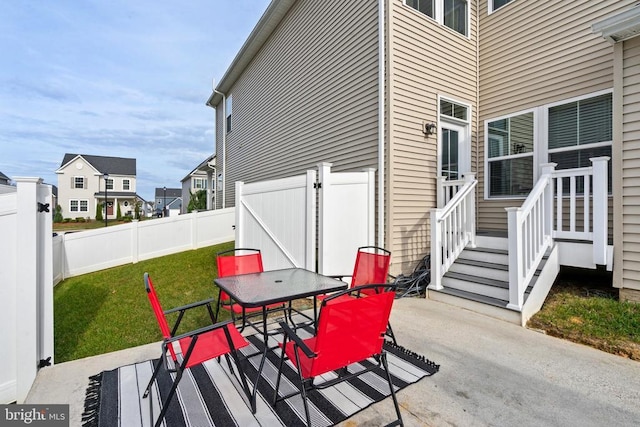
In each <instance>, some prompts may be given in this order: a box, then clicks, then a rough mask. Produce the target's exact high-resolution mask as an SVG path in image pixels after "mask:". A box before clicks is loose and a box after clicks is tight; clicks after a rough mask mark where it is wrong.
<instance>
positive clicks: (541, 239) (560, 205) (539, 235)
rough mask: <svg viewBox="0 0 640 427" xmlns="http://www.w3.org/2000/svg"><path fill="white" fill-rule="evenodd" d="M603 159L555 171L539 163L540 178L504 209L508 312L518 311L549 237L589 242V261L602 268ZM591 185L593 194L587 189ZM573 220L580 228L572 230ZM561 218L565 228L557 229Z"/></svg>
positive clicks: (604, 244)
mask: <svg viewBox="0 0 640 427" xmlns="http://www.w3.org/2000/svg"><path fill="white" fill-rule="evenodd" d="M608 161H609V157H598V158H592V159H591V162H592V166H591V167H588V168H579V169H567V170H562V171H556V170H555V166H556V164H555V163H549V164H546V165H543V166H542V176H541V177H540V179H539V180H538V182H537V184H536V185H535V187H534V188H533V190H532V191H531V193H529V196H528V197H527V199H526V200H525V202H524V203H523V204H522V206H521V207H519V208H506V211H507V217H508V233H509V234H508V236H509V304H508V307H509V308H511V309H514V310H518V311H520V310H521V309H522V306H523V303H524V293H525V290H526V288H527V286H528V284H529V282H530V281H531V278H532V277H533V275H534V273H535V271H536V269H537V267H538V265H539V264H540V261H541V260H542V258H543V257H544V254H545V252H546V251H547V249H548V248H549V247H551V245H552V243H553V238H554V237H559V238H567V239H580V240H592V241H593V251H594V252H593V253H594V262H595V263H596V264H606V253H607V233H608V224H607V222H608V221H607V215H608V190H607V188H608V182H607V181H608V174H607V162H608ZM579 177H582V181H583V187H584V188H583V192H582V195H580V194H578V193H579V192H578V188H577V182H578V178H579ZM565 180H566V181H567V182H568V183H569V193H568V194H565V193H564V185H563V184H564V182H565ZM592 182H593V191H591V188H590V187H591V183H592ZM554 183H555V185H554ZM554 190H555V197H554ZM579 197H581V198H582V201H583V206H582V211H581V212H580V211H579V209H578V203H577V201H578V200H579ZM554 203H555V209H554ZM567 205H568V212H566V206H567ZM554 211H555V221H554ZM592 212H593V218H592V219H591V213H592ZM579 216H581V218H580V219H581V223H582V229H579V228H578V226H577V224H579V221H578V219H579V218H578V217H579ZM566 217H568V225H569V226H568V229H567V228H564V227H563V224H564V223H565V222H566V221H565V218H566ZM554 225H555V227H554Z"/></svg>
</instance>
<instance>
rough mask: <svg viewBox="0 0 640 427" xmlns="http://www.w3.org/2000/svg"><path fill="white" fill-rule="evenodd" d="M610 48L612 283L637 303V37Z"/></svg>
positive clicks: (639, 165) (639, 108) (639, 272)
mask: <svg viewBox="0 0 640 427" xmlns="http://www.w3.org/2000/svg"><path fill="white" fill-rule="evenodd" d="M614 48H615V50H616V55H615V57H616V59H615V63H616V65H615V67H616V84H617V87H616V93H619V94H620V97H619V98H618V100H617V102H616V104H617V105H619V113H620V116H621V119H620V123H619V125H620V129H619V130H620V132H616V136H619V138H620V139H619V140H618V141H614V153H615V154H614V155H619V156H620V157H619V159H618V162H617V163H616V166H617V167H616V168H615V169H614V170H615V171H616V172H617V173H616V174H615V175H614V177H617V178H618V181H617V182H619V183H620V184H621V185H620V186H619V188H620V192H619V193H617V194H616V196H617V197H616V205H615V206H616V210H615V214H616V221H615V224H616V232H615V236H616V247H615V255H614V259H615V262H614V278H613V284H614V286H616V287H619V288H622V289H621V290H620V297H621V299H630V300H634V301H638V302H640V116H639V114H638V111H640V60H639V59H640V37H635V38H632V39H630V40H627V41H625V42H623V43H618V44H616V45H615V46H614ZM618 91H619V92H618ZM614 111H615V110H614ZM616 142H618V143H617V144H616Z"/></svg>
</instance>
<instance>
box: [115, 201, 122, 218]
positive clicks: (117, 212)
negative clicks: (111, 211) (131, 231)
mask: <svg viewBox="0 0 640 427" xmlns="http://www.w3.org/2000/svg"><path fill="white" fill-rule="evenodd" d="M116 219H117V220H118V221H120V220H121V219H122V211H121V210H120V203H118V209H117V210H116Z"/></svg>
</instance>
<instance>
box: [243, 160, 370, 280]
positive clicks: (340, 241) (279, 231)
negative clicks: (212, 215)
mask: <svg viewBox="0 0 640 427" xmlns="http://www.w3.org/2000/svg"><path fill="white" fill-rule="evenodd" d="M318 169H319V173H318V172H317V171H316V170H308V171H307V172H306V174H304V175H299V176H294V177H289V178H283V179H276V180H270V181H262V182H256V183H251V184H244V183H243V182H236V209H237V210H236V224H237V228H236V239H235V242H236V247H239V248H242V247H244V248H256V249H260V250H261V251H262V257H263V262H264V268H265V270H273V269H278V268H290V267H302V268H306V269H308V270H312V271H316V265H317V271H318V272H320V273H323V274H329V275H331V274H351V272H352V271H353V264H354V262H355V257H356V251H357V248H358V247H359V246H366V245H372V244H374V238H375V236H374V226H375V215H374V213H375V211H374V209H375V200H374V199H375V194H374V187H375V179H374V170H373V169H367V170H365V171H363V172H342V173H334V172H331V163H320V164H319V165H318ZM316 200H318V202H316ZM316 220H317V222H316ZM316 235H317V237H316Z"/></svg>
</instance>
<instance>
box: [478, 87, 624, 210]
mask: <svg viewBox="0 0 640 427" xmlns="http://www.w3.org/2000/svg"><path fill="white" fill-rule="evenodd" d="M612 98H613V96H612V93H611V92H610V91H602V92H598V93H593V94H590V95H587V96H583V97H580V98H574V99H572V100H567V101H563V102H558V103H553V104H548V105H543V106H539V107H536V108H534V109H533V110H529V111H521V112H518V113H515V114H512V115H510V116H505V117H501V118H495V119H489V120H487V121H486V122H485V161H486V169H485V171H486V172H485V186H486V188H485V197H489V198H492V197H519V196H526V195H527V194H528V193H529V191H530V190H531V188H533V185H534V183H535V181H536V180H537V179H538V174H539V170H536V168H538V167H539V165H540V164H543V163H547V162H553V163H556V164H557V166H556V170H561V169H575V168H583V167H589V166H591V160H590V159H591V158H593V157H602V156H608V157H611V146H612V142H613V106H612ZM538 127H539V130H538ZM611 164H612V162H611V161H610V162H609V179H608V181H609V191H611V188H612V166H611ZM576 179H577V181H576V192H577V193H581V192H582V191H583V188H584V183H583V182H582V181H581V180H582V178H580V177H578V178H576ZM564 181H566V182H564V183H563V185H565V187H567V186H568V185H569V180H564ZM564 191H568V187H567V188H564Z"/></svg>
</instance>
